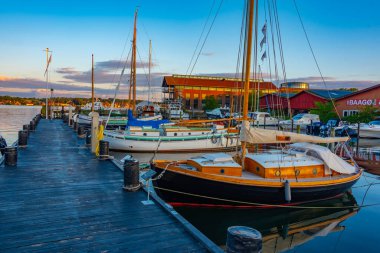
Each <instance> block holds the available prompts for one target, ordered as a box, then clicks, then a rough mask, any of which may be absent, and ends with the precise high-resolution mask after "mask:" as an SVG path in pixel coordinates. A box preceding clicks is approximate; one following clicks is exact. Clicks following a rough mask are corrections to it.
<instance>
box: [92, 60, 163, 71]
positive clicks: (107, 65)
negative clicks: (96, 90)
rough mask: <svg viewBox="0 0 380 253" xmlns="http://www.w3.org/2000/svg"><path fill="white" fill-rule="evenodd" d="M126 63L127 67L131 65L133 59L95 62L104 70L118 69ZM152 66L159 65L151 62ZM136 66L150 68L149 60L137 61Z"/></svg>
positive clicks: (96, 65)
mask: <svg viewBox="0 0 380 253" xmlns="http://www.w3.org/2000/svg"><path fill="white" fill-rule="evenodd" d="M125 64H126V66H127V68H129V66H131V61H130V60H129V61H127V63H126V62H125V61H120V60H109V61H100V62H96V63H95V68H97V69H103V70H116V69H122V68H123V67H124V65H125ZM150 66H151V68H152V67H156V66H158V65H157V64H156V63H154V62H152V63H151V65H150ZM136 68H137V69H140V68H146V69H147V68H149V62H145V61H136Z"/></svg>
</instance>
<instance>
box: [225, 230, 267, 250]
mask: <svg viewBox="0 0 380 253" xmlns="http://www.w3.org/2000/svg"><path fill="white" fill-rule="evenodd" d="M262 241H263V237H262V235H261V233H260V232H259V231H257V230H256V229H253V228H250V227H244V226H233V227H229V228H228V229H227V245H226V246H227V249H226V252H227V253H238V252H250V253H259V252H261V250H262Z"/></svg>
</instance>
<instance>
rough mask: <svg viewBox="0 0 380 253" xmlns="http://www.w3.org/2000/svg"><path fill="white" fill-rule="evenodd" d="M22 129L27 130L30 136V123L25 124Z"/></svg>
mask: <svg viewBox="0 0 380 253" xmlns="http://www.w3.org/2000/svg"><path fill="white" fill-rule="evenodd" d="M22 130H24V131H27V133H28V136H29V125H23V126H22Z"/></svg>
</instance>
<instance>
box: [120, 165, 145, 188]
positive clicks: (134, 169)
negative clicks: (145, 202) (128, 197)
mask: <svg viewBox="0 0 380 253" xmlns="http://www.w3.org/2000/svg"><path fill="white" fill-rule="evenodd" d="M123 169H124V187H123V188H124V190H126V191H137V190H138V189H140V186H141V185H140V164H139V161H137V160H134V159H127V160H125V161H124V165H123Z"/></svg>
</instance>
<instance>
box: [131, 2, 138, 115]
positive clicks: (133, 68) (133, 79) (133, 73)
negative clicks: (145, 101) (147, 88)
mask: <svg viewBox="0 0 380 253" xmlns="http://www.w3.org/2000/svg"><path fill="white" fill-rule="evenodd" d="M137 13H138V9H136V11H135V23H134V26H133V41H132V61H131V81H130V87H132V92H133V97H132V110H133V111H135V109H136V37H137V29H136V26H137Z"/></svg>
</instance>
